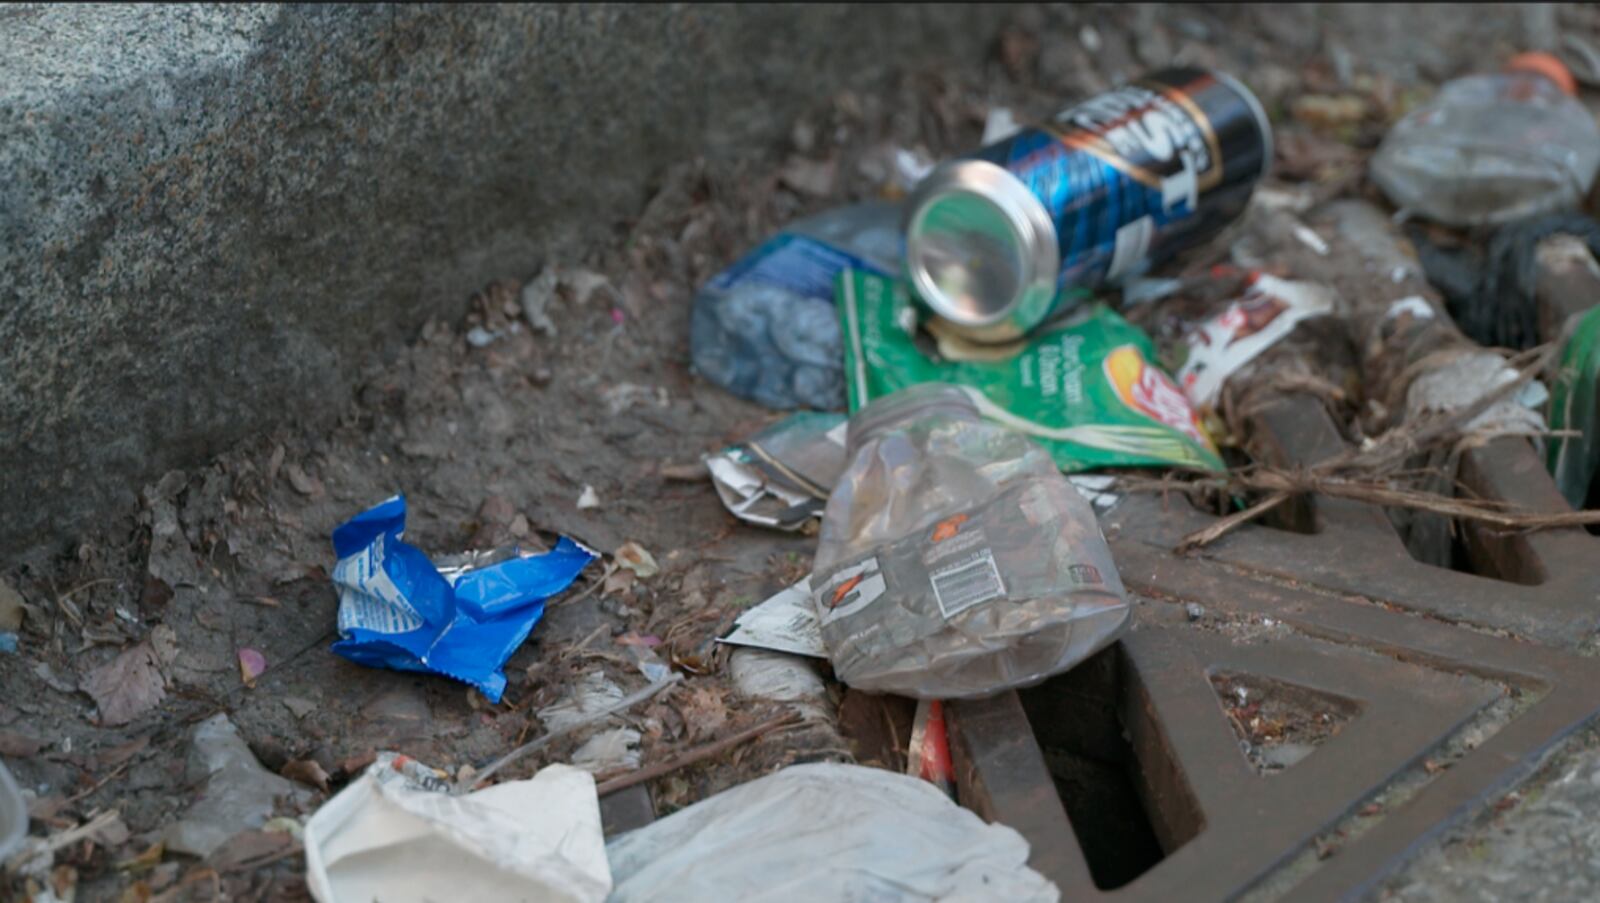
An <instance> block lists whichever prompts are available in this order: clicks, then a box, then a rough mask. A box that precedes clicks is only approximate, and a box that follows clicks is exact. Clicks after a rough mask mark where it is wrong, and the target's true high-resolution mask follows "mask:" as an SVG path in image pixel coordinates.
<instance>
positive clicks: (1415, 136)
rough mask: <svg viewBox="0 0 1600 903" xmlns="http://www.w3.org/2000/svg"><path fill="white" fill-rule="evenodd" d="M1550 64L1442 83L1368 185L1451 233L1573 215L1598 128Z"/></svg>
mask: <svg viewBox="0 0 1600 903" xmlns="http://www.w3.org/2000/svg"><path fill="white" fill-rule="evenodd" d="M1576 93H1577V86H1576V83H1575V82H1574V81H1573V78H1572V74H1571V73H1570V72H1568V71H1567V68H1566V67H1565V66H1563V65H1562V64H1561V62H1560V61H1559V60H1557V59H1556V58H1555V57H1553V56H1550V55H1549V54H1545V53H1524V54H1519V55H1517V56H1515V57H1513V58H1512V59H1511V61H1510V62H1509V63H1508V64H1507V66H1506V69H1505V71H1503V72H1500V73H1497V74H1492V75H1473V76H1468V77H1466V78H1459V79H1456V80H1454V81H1451V82H1448V83H1446V84H1445V85H1444V87H1443V88H1441V89H1440V90H1439V94H1438V96H1436V97H1435V98H1434V99H1433V100H1432V101H1430V102H1429V103H1427V104H1426V105H1424V106H1423V107H1421V108H1419V109H1417V110H1414V111H1412V112H1411V113H1409V114H1407V115H1406V116H1405V118H1403V119H1401V120H1400V121H1399V122H1398V123H1396V124H1395V126H1394V128H1393V129H1392V130H1390V132H1389V134H1388V135H1387V136H1385V138H1384V140H1383V144H1382V145H1381V146H1380V147H1379V148H1378V153H1377V155H1376V156H1375V157H1374V158H1373V161H1372V177H1373V179H1374V181H1376V182H1377V183H1378V185H1379V187H1381V188H1382V189H1383V191H1384V193H1385V194H1387V195H1388V196H1389V199H1390V200H1391V201H1393V202H1394V203H1395V204H1396V205H1397V206H1399V207H1401V208H1402V209H1405V210H1409V211H1411V212H1413V213H1416V214H1419V215H1421V216H1424V217H1426V218H1428V219H1431V220H1434V221H1436V222H1440V223H1445V224H1447V225H1452V226H1477V225H1488V224H1498V223H1504V222H1507V221H1510V220H1515V219H1521V218H1523V217H1527V216H1534V215H1537V214H1541V213H1549V212H1552V211H1556V210H1561V209H1565V208H1570V207H1574V206H1577V205H1578V204H1579V203H1581V202H1582V200H1583V198H1584V197H1585V196H1586V195H1587V194H1588V193H1589V187H1590V186H1591V185H1593V184H1594V178H1595V170H1596V168H1597V167H1600V125H1597V124H1596V122H1595V118H1594V116H1592V115H1591V114H1590V113H1589V111H1588V110H1587V109H1585V108H1584V106H1583V105H1582V104H1580V103H1579V102H1578V101H1577V100H1576V99H1574V95H1575V94H1576Z"/></svg>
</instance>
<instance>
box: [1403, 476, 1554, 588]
mask: <svg viewBox="0 0 1600 903" xmlns="http://www.w3.org/2000/svg"><path fill="white" fill-rule="evenodd" d="M1435 466H1437V464H1436V465H1435ZM1423 488H1425V489H1428V490H1430V491H1433V492H1439V493H1442V494H1452V493H1453V494H1455V495H1458V496H1463V497H1468V498H1489V499H1493V498H1496V497H1497V494H1496V493H1495V492H1494V489H1493V486H1492V481H1491V480H1490V479H1489V476H1488V474H1486V473H1483V472H1481V470H1480V466H1479V463H1478V459H1477V458H1476V457H1475V456H1474V455H1471V454H1467V455H1463V456H1462V458H1461V463H1460V469H1459V472H1458V473H1457V475H1456V482H1455V484H1453V485H1452V484H1451V483H1449V482H1447V481H1445V480H1443V479H1439V480H1435V481H1432V482H1431V483H1429V484H1426V485H1424V487H1423ZM1387 510H1388V513H1389V519H1390V520H1391V521H1392V522H1393V523H1394V525H1395V529H1396V530H1398V531H1399V533H1400V535H1401V537H1402V538H1403V539H1404V540H1405V546H1406V551H1408V552H1410V553H1411V557H1412V558H1414V559H1416V560H1417V561H1420V562H1422V563H1423V564H1426V565H1431V566H1433V567H1439V568H1448V569H1449V570H1453V571H1461V572H1462V573H1465V574H1473V575H1475V576H1478V577H1487V578H1489V579H1491V580H1503V581H1505V582H1507V583H1517V584H1521V585H1523V586H1538V585H1539V584H1541V583H1543V582H1544V580H1545V571H1544V566H1543V565H1542V564H1541V563H1540V561H1539V556H1538V554H1537V553H1536V552H1534V550H1533V546H1532V544H1531V543H1530V542H1529V541H1528V535H1527V534H1526V533H1525V532H1518V531H1509V530H1500V529H1494V528H1490V527H1485V526H1482V525H1479V524H1475V523H1471V522H1467V521H1461V520H1456V519H1454V518H1450V517H1445V516H1443V515H1439V514H1435V513H1431V512H1423V511H1403V510H1397V509H1387Z"/></svg>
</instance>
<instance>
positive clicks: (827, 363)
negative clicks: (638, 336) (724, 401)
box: [689, 203, 904, 410]
mask: <svg viewBox="0 0 1600 903" xmlns="http://www.w3.org/2000/svg"><path fill="white" fill-rule="evenodd" d="M903 247H904V242H903V239H902V237H901V230H900V209H899V207H898V206H896V205H894V204H885V203H868V204H857V205H854V206H850V207H841V208H838V209H836V210H830V211H828V212H826V213H820V214H817V215H816V216H812V217H808V218H806V219H803V220H799V221H797V222H795V223H794V224H792V225H790V226H788V227H787V228H785V229H784V230H783V231H781V232H779V233H778V234H777V235H775V236H773V237H772V238H771V239H770V240H768V241H767V242H766V243H765V244H763V245H761V246H760V247H758V248H756V249H755V250H754V251H752V252H750V253H749V254H746V255H745V256H744V257H742V258H740V259H739V260H738V261H737V262H736V263H734V264H733V265H732V266H730V267H728V268H727V269H726V270H723V271H722V272H721V273H718V274H717V275H716V276H715V277H713V278H712V279H711V280H710V281H709V282H707V283H706V284H705V286H704V287H703V288H701V289H700V291H699V293H698V294H696V295H695V298H694V308H693V312H692V313H691V314H690V320H689V349H690V354H691V356H692V357H693V359H694V366H695V369H696V370H697V371H699V373H700V375H701V376H704V377H705V378H706V379H708V380H710V381H711V382H713V383H715V384H717V385H719V386H721V387H722V388H724V389H727V390H728V391H730V392H732V393H734V394H735V395H739V396H741V397H744V398H748V399H751V400H752V401H756V402H760V403H761V404H764V405H766V406H768V407H772V408H795V407H808V408H816V409H818V410H840V409H843V408H844V406H845V393H844V365H843V360H844V344H843V339H842V337H841V334H840V331H839V315H838V313H837V311H836V310H835V308H834V302H833V297H834V279H835V277H837V276H838V275H839V273H840V272H841V271H842V270H844V269H846V268H853V269H867V270H872V271H875V272H878V273H880V274H883V275H888V274H891V273H894V272H897V271H898V270H899V268H900V259H901V256H902V255H903V253H904V251H903Z"/></svg>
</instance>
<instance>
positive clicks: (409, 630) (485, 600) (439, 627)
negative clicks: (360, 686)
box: [333, 495, 597, 702]
mask: <svg viewBox="0 0 1600 903" xmlns="http://www.w3.org/2000/svg"><path fill="white" fill-rule="evenodd" d="M405 523H406V500H405V497H404V496H399V495H397V496H395V497H394V498H391V499H389V500H388V501H386V502H383V503H382V504H380V505H377V506H375V507H373V508H370V509H368V510H366V511H364V512H362V513H361V514H358V515H356V516H355V517H353V518H351V519H350V520H348V521H346V522H345V523H343V524H341V525H340V526H339V527H338V528H337V529H335V530H334V531H333V550H334V553H335V554H336V555H338V557H339V562H338V564H336V565H334V568H333V582H334V584H335V585H336V586H338V587H339V641H338V642H336V643H334V644H333V651H334V652H336V653H338V654H339V655H342V656H344V657H345V658H347V659H349V660H351V661H353V662H356V663H358V664H362V665H369V666H372V667H377V668H394V669H396V670H401V671H424V672H429V673H434V674H443V675H445V676H446V677H453V678H455V679H456V680H459V681H462V682H463V683H467V684H471V685H472V686H474V687H477V688H478V690H479V692H481V693H483V695H484V696H486V697H488V699H489V700H490V701H491V702H499V701H500V695H501V694H502V693H504V692H505V688H506V677H505V673H504V672H503V671H501V670H500V669H501V666H503V665H504V664H505V662H506V659H508V658H510V657H511V653H512V652H514V651H516V649H517V647H518V646H520V645H522V642H523V641H524V640H526V639H527V638H528V633H529V631H531V630H533V625H534V624H536V623H537V622H538V620H539V618H540V617H542V616H543V615H544V602H545V600H546V599H548V598H550V597H551V596H554V595H555V594H557V593H559V592H561V591H562V590H564V589H566V588H567V587H569V586H571V585H572V582H573V581H574V580H576V579H577V578H578V574H580V573H582V571H583V569H584V567H585V566H586V565H588V563H589V562H591V561H593V560H594V559H595V558H596V557H597V556H596V554H595V553H594V552H592V551H590V550H589V549H587V548H584V547H583V546H582V545H580V544H578V543H576V542H574V541H572V540H571V539H568V538H566V537H565V536H563V537H562V538H561V541H560V542H558V543H557V544H556V547H555V548H554V549H552V550H550V551H549V552H546V553H544V554H541V555H534V556H531V557H520V556H519V557H514V558H511V559H509V560H506V561H502V562H499V563H497V564H492V565H489V566H487V567H481V568H475V569H451V572H450V576H446V575H445V574H444V573H441V572H440V570H439V568H437V567H435V566H434V564H433V562H431V561H429V560H428V557H427V556H426V555H424V554H422V552H420V551H418V550H417V549H416V548H415V547H413V546H410V545H407V544H406V543H405V542H404V541H403V540H402V539H401V537H402V535H403V534H404V532H405Z"/></svg>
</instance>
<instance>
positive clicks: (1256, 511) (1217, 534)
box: [1173, 490, 1294, 555]
mask: <svg viewBox="0 0 1600 903" xmlns="http://www.w3.org/2000/svg"><path fill="white" fill-rule="evenodd" d="M1293 495H1294V494H1293V493H1291V492H1288V491H1284V490H1280V491H1278V492H1274V493H1273V494H1271V495H1269V496H1267V497H1266V498H1264V499H1262V500H1261V501H1259V502H1256V503H1255V504H1254V505H1251V506H1250V507H1248V508H1246V509H1244V510H1243V511H1235V512H1234V513H1233V514H1230V515H1228V516H1227V517H1224V518H1222V519H1221V520H1217V521H1214V522H1212V523H1211V525H1210V526H1208V527H1206V528H1205V529H1203V530H1196V531H1195V532H1193V533H1190V534H1189V535H1188V536H1185V537H1184V538H1183V539H1182V541H1180V542H1179V543H1178V545H1177V547H1176V548H1174V549H1173V551H1174V552H1177V553H1178V554H1179V555H1185V554H1188V553H1189V552H1192V551H1194V550H1195V549H1198V548H1201V547H1202V546H1208V545H1210V544H1211V543H1213V542H1216V541H1217V540H1219V539H1221V538H1222V537H1224V536H1226V535H1227V534H1228V533H1230V532H1232V531H1233V529H1234V528H1235V527H1238V526H1239V525H1240V524H1244V523H1248V522H1250V521H1253V520H1255V519H1256V518H1258V517H1260V516H1261V515H1263V514H1265V513H1267V512H1268V511H1271V510H1272V509H1274V508H1276V507H1278V506H1279V505H1281V504H1283V503H1284V502H1287V501H1288V500H1289V499H1290V498H1292V497H1293Z"/></svg>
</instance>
